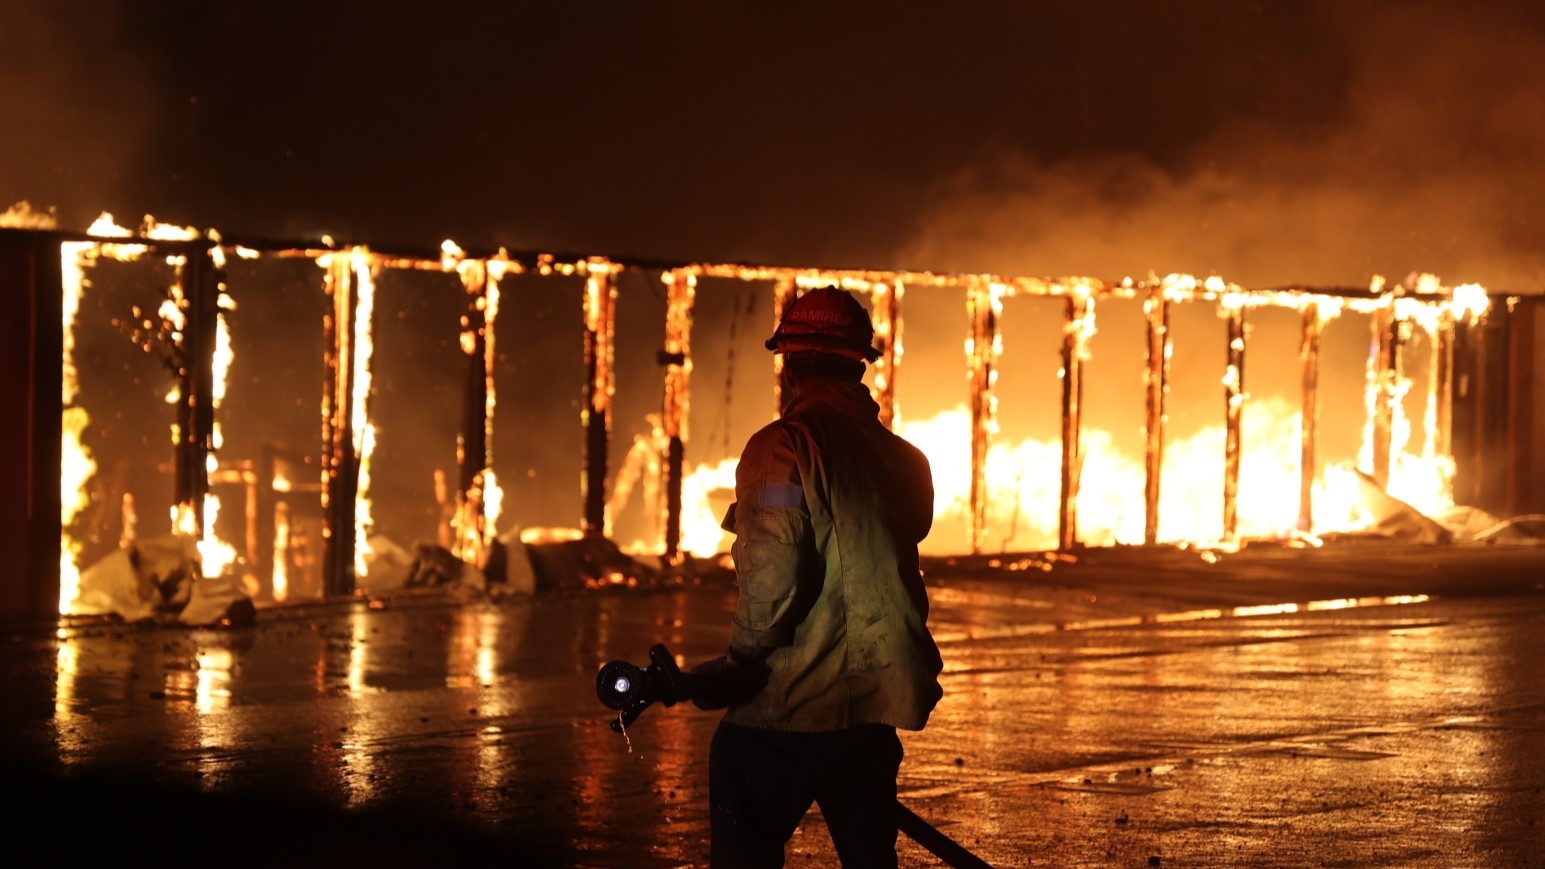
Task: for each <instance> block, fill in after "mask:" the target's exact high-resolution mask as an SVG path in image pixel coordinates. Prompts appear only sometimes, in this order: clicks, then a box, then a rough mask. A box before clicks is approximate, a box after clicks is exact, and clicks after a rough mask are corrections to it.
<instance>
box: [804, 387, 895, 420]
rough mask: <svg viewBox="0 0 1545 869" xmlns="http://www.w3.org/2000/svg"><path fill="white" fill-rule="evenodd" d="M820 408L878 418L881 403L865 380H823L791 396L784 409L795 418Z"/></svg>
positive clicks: (854, 415) (844, 413)
mask: <svg viewBox="0 0 1545 869" xmlns="http://www.w3.org/2000/svg"><path fill="white" fill-rule="evenodd" d="M818 407H829V408H831V409H833V410H835V411H837V412H838V413H840V414H842V415H843V416H851V417H868V418H871V419H874V418H878V417H879V415H880V405H878V404H876V403H875V400H874V397H873V396H871V395H870V394H869V387H867V386H865V385H864V384H862V383H852V382H846V381H819V382H815V383H809V384H806V385H805V386H804V387H803V388H802V389H800V391H799V394H798V395H796V396H794V397H793V398H792V399H790V401H789V403H788V404H787V405H786V406H785V407H784V409H783V416H785V417H792V416H797V415H799V414H802V413H808V412H809V411H811V410H814V409H815V408H818Z"/></svg>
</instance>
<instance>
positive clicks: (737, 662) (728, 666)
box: [687, 647, 772, 709]
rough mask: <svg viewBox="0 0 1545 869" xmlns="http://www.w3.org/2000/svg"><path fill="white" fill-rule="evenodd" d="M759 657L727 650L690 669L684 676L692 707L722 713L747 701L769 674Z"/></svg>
mask: <svg viewBox="0 0 1545 869" xmlns="http://www.w3.org/2000/svg"><path fill="white" fill-rule="evenodd" d="M762 657H763V656H757V655H754V654H747V653H745V652H742V651H740V650H739V649H736V648H734V647H731V648H730V650H729V651H728V652H725V653H724V654H723V655H720V656H719V657H717V658H714V659H712V660H708V661H704V662H703V663H701V664H698V665H697V666H696V667H693V668H692V670H691V671H690V672H689V673H688V674H687V675H688V679H689V680H691V694H690V696H691V698H692V702H693V704H694V705H696V706H697V708H699V709H723V708H724V707H726V706H736V705H738V704H741V703H746V702H748V701H750V700H751V698H753V697H755V696H756V695H757V693H758V692H760V691H761V690H762V688H763V686H765V685H766V684H767V677H768V675H769V674H771V672H772V671H771V670H770V669H768V667H767V664H766V663H764V662H763V660H762Z"/></svg>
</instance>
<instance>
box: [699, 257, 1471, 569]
mask: <svg viewBox="0 0 1545 869" xmlns="http://www.w3.org/2000/svg"><path fill="white" fill-rule="evenodd" d="M1415 284H1416V286H1418V287H1419V288H1422V290H1423V291H1424V292H1431V291H1432V290H1433V289H1435V288H1436V287H1438V286H1439V284H1438V283H1437V282H1436V279H1435V278H1425V277H1418V278H1417V279H1415ZM1198 286H1202V287H1205V289H1206V290H1208V291H1209V292H1213V293H1216V294H1217V297H1218V300H1219V304H1220V310H1230V309H1234V308H1241V307H1246V306H1252V305H1258V304H1281V305H1290V306H1292V307H1295V308H1299V309H1304V308H1305V306H1306V305H1308V304H1311V303H1313V304H1314V305H1315V310H1316V312H1317V316H1318V317H1319V318H1320V320H1321V321H1322V322H1323V321H1325V320H1328V319H1331V318H1334V317H1336V316H1338V315H1339V314H1340V313H1341V312H1342V310H1344V309H1347V308H1350V309H1352V310H1355V311H1359V312H1366V313H1374V312H1377V311H1378V310H1380V308H1381V307H1392V308H1393V313H1394V314H1395V315H1396V316H1398V317H1401V318H1403V319H1405V320H1408V321H1410V322H1411V323H1412V324H1414V325H1415V326H1419V327H1420V328H1422V329H1423V330H1425V332H1426V335H1427V337H1428V338H1429V339H1431V340H1434V341H1436V340H1437V336H1438V335H1439V333H1440V331H1441V329H1442V328H1443V322H1444V320H1443V318H1444V317H1449V318H1452V319H1451V320H1450V321H1449V322H1452V321H1456V320H1461V319H1473V318H1475V317H1478V316H1479V315H1480V314H1481V313H1483V312H1484V311H1485V310H1486V309H1487V307H1488V305H1489V301H1488V299H1487V296H1486V293H1485V290H1484V289H1483V288H1481V287H1479V286H1478V285H1474V284H1467V285H1465V286H1464V287H1461V288H1456V289H1455V291H1454V292H1453V293H1452V294H1451V296H1450V297H1449V298H1448V299H1447V300H1439V301H1434V300H1432V299H1418V298H1413V297H1410V296H1401V297H1397V296H1393V295H1390V294H1386V295H1384V296H1382V297H1381V298H1380V299H1374V300H1368V299H1340V298H1336V297H1321V296H1314V295H1311V294H1288V293H1282V294H1263V295H1261V296H1260V297H1259V298H1256V297H1253V296H1247V294H1244V293H1242V292H1240V291H1239V289H1238V288H1237V287H1234V286H1232V285H1229V284H1226V283H1224V282H1222V281H1221V280H1217V279H1212V278H1209V279H1208V280H1207V281H1206V282H1198V281H1197V280H1196V279H1195V278H1193V277H1191V276H1189V275H1170V276H1168V277H1166V278H1164V279H1163V280H1162V281H1161V287H1162V288H1163V292H1164V293H1165V294H1166V295H1167V296H1168V295H1169V294H1171V293H1173V294H1175V295H1176V296H1177V297H1183V296H1184V295H1185V294H1186V293H1189V292H1191V291H1193V290H1195V289H1196V288H1197V287H1198ZM1372 287H1373V288H1374V290H1375V291H1378V292H1383V290H1384V282H1383V280H1382V279H1381V278H1377V277H1376V278H1375V279H1374V281H1373V283H1372ZM994 289H996V288H994ZM996 296H997V293H996V292H993V293H992V294H991V295H990V296H989V300H990V301H992V302H994V303H995V302H996V301H997V298H996ZM995 307H996V306H995ZM1092 320H1093V316H1092V312H1091V314H1090V316H1089V317H1088V318H1087V322H1085V321H1080V322H1077V323H1075V324H1073V326H1072V327H1070V328H1073V329H1076V330H1078V334H1079V336H1080V337H1085V338H1087V337H1089V336H1092V334H1093V322H1092ZM995 337H996V336H995ZM1236 340H1237V339H1236ZM1086 347H1087V343H1086V342H1080V348H1081V349H1083V348H1086ZM965 349H966V352H967V356H968V358H971V357H970V354H971V353H972V352H973V350H974V347H973V344H972V340H971V339H969V338H968V339H967V344H966V348H965ZM1234 349H1236V350H1242V349H1243V348H1242V347H1235V348H1234ZM1370 365H1372V363H1370ZM1238 379H1239V372H1238V371H1237V370H1235V368H1234V367H1233V366H1229V368H1228V370H1227V371H1226V372H1225V374H1224V386H1225V387H1228V388H1230V389H1231V390H1232V391H1231V392H1230V396H1231V400H1236V399H1237V403H1238V404H1239V405H1240V408H1239V409H1240V414H1241V415H1240V422H1239V426H1240V434H1241V435H1242V437H1243V444H1242V446H1241V450H1240V454H1241V458H1240V468H1239V478H1240V485H1239V487H1238V491H1237V493H1236V504H1235V506H1236V510H1237V517H1236V519H1237V523H1238V525H1237V536H1238V537H1239V538H1252V539H1281V540H1292V539H1301V540H1305V541H1306V542H1309V543H1311V544H1313V543H1317V542H1318V535H1324V534H1328V533H1333V532H1343V533H1347V532H1358V531H1366V530H1368V529H1370V528H1372V527H1373V525H1374V523H1375V517H1374V515H1373V512H1372V510H1370V508H1369V506H1368V505H1367V504H1366V503H1365V502H1364V494H1363V493H1364V489H1365V486H1366V483H1365V482H1364V480H1363V479H1362V478H1361V477H1360V476H1359V474H1358V471H1359V470H1362V471H1363V473H1367V472H1368V468H1369V467H1370V464H1371V455H1372V441H1373V437H1374V435H1375V433H1374V431H1373V425H1372V422H1371V420H1372V418H1373V415H1374V414H1375V413H1376V412H1377V411H1378V409H1379V404H1378V402H1379V400H1380V399H1379V397H1378V395H1377V392H1376V390H1377V389H1378V388H1379V383H1378V382H1375V379H1374V378H1373V377H1372V376H1371V375H1370V382H1369V386H1368V389H1367V393H1366V396H1365V398H1366V400H1365V411H1366V412H1367V414H1368V419H1369V422H1368V424H1367V425H1365V427H1364V430H1363V443H1362V445H1361V447H1360V449H1359V453H1358V457H1357V460H1356V463H1355V464H1353V463H1326V464H1324V465H1323V466H1321V467H1319V468H1318V469H1317V472H1316V477H1315V479H1314V480H1313V481H1311V486H1310V488H1311V499H1312V507H1313V516H1312V520H1311V521H1312V527H1311V529H1308V530H1306V531H1300V530H1299V529H1297V527H1296V526H1297V523H1298V503H1297V498H1296V497H1295V498H1284V497H1282V494H1281V493H1283V492H1296V491H1298V488H1299V484H1300V479H1301V474H1302V470H1301V467H1300V462H1301V453H1302V451H1301V446H1302V425H1303V421H1302V417H1301V415H1300V413H1299V408H1298V406H1297V404H1296V403H1295V402H1291V401H1288V400H1284V399H1279V398H1272V397H1266V398H1261V397H1256V396H1252V395H1250V394H1249V393H1248V392H1247V391H1245V390H1243V389H1242V386H1243V384H1241V383H1239V382H1238ZM989 385H990V384H989ZM1412 385H1413V384H1412V382H1411V380H1410V378H1408V377H1404V376H1402V377H1400V378H1396V379H1394V380H1393V381H1392V382H1390V381H1389V379H1388V378H1386V388H1389V389H1391V390H1392V391H1391V392H1390V394H1389V400H1390V401H1391V409H1392V411H1393V414H1392V425H1391V432H1390V443H1389V455H1390V467H1389V473H1388V481H1387V483H1386V485H1385V490H1386V492H1387V493H1388V494H1389V495H1391V496H1393V497H1395V498H1398V499H1399V500H1401V501H1404V502H1406V503H1407V504H1409V505H1411V506H1412V507H1414V508H1416V509H1417V510H1419V511H1421V512H1422V513H1424V514H1426V515H1428V516H1434V515H1439V514H1441V513H1442V512H1443V511H1445V510H1447V509H1449V508H1451V507H1453V506H1454V501H1453V488H1452V482H1453V476H1454V460H1453V457H1452V455H1450V454H1447V453H1446V452H1445V451H1444V450H1443V449H1440V447H1439V438H1438V436H1437V434H1436V430H1437V427H1438V423H1437V422H1436V419H1437V418H1436V414H1435V411H1434V406H1435V405H1436V403H1437V401H1438V391H1437V388H1436V386H1435V385H1430V386H1429V388H1428V390H1427V394H1426V396H1425V404H1426V407H1425V409H1424V419H1425V420H1426V423H1425V425H1424V431H1425V432H1426V437H1424V438H1423V439H1422V442H1421V443H1420V444H1413V443H1412V438H1411V434H1412V426H1411V421H1410V419H1409V418H1408V417H1407V415H1406V412H1405V404H1406V401H1405V399H1406V398H1407V396H1408V394H1409V393H1410V390H1411V388H1412ZM1236 393H1237V394H1236ZM1412 397H1413V398H1414V396H1412ZM973 424H974V423H973V420H972V415H971V412H970V410H969V409H968V408H967V407H966V405H965V404H960V405H957V406H956V407H954V408H952V409H950V410H946V411H943V412H941V413H939V414H937V415H935V416H933V417H931V418H928V419H922V420H909V421H906V422H904V423H903V422H901V421H899V420H898V422H897V425H896V431H897V432H898V433H899V434H901V435H902V436H903V437H905V438H907V439H908V440H909V441H911V442H912V443H914V444H915V445H917V446H918V447H919V448H920V449H921V450H922V451H923V452H924V453H925V454H926V455H927V456H928V457H929V460H930V462H931V463H932V466H933V476H934V516H935V524H934V535H933V536H932V537H931V538H930V540H929V541H925V543H924V548H925V551H927V550H929V549H930V548H931V549H933V550H934V551H937V552H941V553H948V552H952V551H958V550H959V548H960V544H961V543H962V542H966V541H969V540H970V533H971V531H970V529H971V527H972V517H971V500H970V498H971V496H970V487H971V479H972V467H971V456H970V450H969V449H966V448H965V445H967V444H970V443H971V437H972V427H973ZM991 433H992V434H994V435H997V434H998V431H997V430H996V429H995V428H994V429H993V430H992V431H991ZM1226 437H1227V431H1226V429H1225V427H1224V426H1223V425H1216V426H1210V427H1206V428H1204V429H1202V430H1200V431H1198V432H1197V433H1195V434H1193V435H1191V436H1190V437H1187V438H1181V439H1176V440H1172V441H1171V442H1170V443H1169V444H1168V445H1167V446H1166V449H1165V453H1164V460H1163V465H1162V468H1161V470H1160V474H1161V486H1160V494H1159V507H1158V513H1159V517H1160V524H1159V530H1158V539H1159V540H1160V541H1162V542H1170V543H1183V544H1194V545H1199V546H1219V547H1223V546H1225V544H1226V543H1227V541H1224V540H1223V485H1224V483H1223V480H1224V454H1225V448H1224V445H1225V440H1226ZM1082 442H1083V451H1084V461H1083V463H1082V476H1081V479H1080V486H1079V490H1078V500H1077V505H1076V507H1077V509H1076V514H1077V516H1078V539H1079V542H1081V543H1083V544H1085V545H1090V546H1110V545H1126V544H1134V545H1135V544H1140V543H1142V542H1143V539H1144V531H1145V529H1144V522H1145V510H1146V507H1145V504H1144V502H1143V499H1142V496H1141V495H1140V494H1137V495H1134V493H1142V492H1143V491H1144V483H1145V468H1144V463H1143V461H1142V458H1141V457H1134V456H1130V455H1126V454H1124V453H1122V452H1121V451H1120V450H1118V449H1117V448H1116V447H1115V446H1114V443H1115V439H1114V437H1113V436H1112V434H1111V433H1110V432H1108V431H1104V430H1100V429H1085V430H1084V431H1083V433H1082ZM1061 456H1062V449H1061V444H1060V443H1059V442H1058V441H1056V440H1051V441H1037V440H1034V439H1026V440H1024V441H1021V442H1019V443H1007V442H1002V441H994V442H993V443H991V445H990V447H989V449H988V451H987V456H986V459H985V465H986V468H985V474H984V476H985V478H986V479H987V480H988V481H990V483H989V485H988V486H987V491H986V498H987V509H986V511H985V512H986V516H987V519H988V524H989V526H990V529H989V534H995V535H996V540H994V541H988V542H986V545H985V546H984V548H989V547H990V546H991V544H992V543H996V544H997V545H998V546H1001V547H1003V548H1004V549H1005V550H1007V549H1008V548H1009V547H1010V546H1012V548H1013V549H1016V550H1024V551H1033V550H1038V549H1055V548H1056V547H1057V543H1058V541H1057V516H1058V510H1059V507H1060V497H1061V493H1060V478H1059V474H1060V463H1061ZM735 463H736V460H735V459H733V458H732V459H727V460H725V461H723V462H721V463H719V464H717V465H700V466H698V467H697V468H696V469H695V470H694V471H693V472H692V473H691V474H690V475H688V476H687V478H686V479H685V480H684V481H683V487H682V502H683V503H682V511H683V513H682V527H683V532H682V534H683V549H686V550H688V551H691V552H694V553H697V554H700V555H701V554H706V553H708V552H711V551H712V552H720V551H723V548H724V544H725V541H726V535H725V534H724V533H723V532H722V531H720V530H719V528H718V523H719V517H718V516H716V515H714V511H713V510H712V509H710V508H709V507H708V494H709V493H711V492H713V491H715V490H722V489H725V488H729V489H731V491H733V486H734V466H735ZM1233 545H1237V544H1233Z"/></svg>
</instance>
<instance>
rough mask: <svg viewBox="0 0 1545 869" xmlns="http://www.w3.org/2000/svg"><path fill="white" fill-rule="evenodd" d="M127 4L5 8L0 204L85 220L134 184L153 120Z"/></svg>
mask: <svg viewBox="0 0 1545 869" xmlns="http://www.w3.org/2000/svg"><path fill="white" fill-rule="evenodd" d="M83 7H84V8H83ZM126 8H127V7H124V6H122V5H120V4H116V3H88V4H51V3H6V4H4V5H3V6H0V118H4V123H5V134H4V135H0V208H4V207H9V206H12V205H14V204H16V203H19V202H29V203H30V204H31V207H32V208H33V209H34V210H35V211H38V212H43V213H48V212H50V211H56V212H57V217H58V222H59V224H60V225H63V226H69V227H80V228H84V227H85V226H86V225H88V224H90V223H91V221H92V220H93V219H95V218H96V216H97V215H98V214H100V213H101V211H102V210H103V209H104V208H111V206H112V203H113V202H114V201H116V198H117V197H116V196H115V194H119V193H123V192H125V191H124V183H125V177H126V176H127V175H129V174H131V172H130V170H131V167H132V166H133V164H134V161H135V160H136V158H137V157H138V155H139V154H140V152H141V150H142V145H143V143H144V142H146V141H147V136H148V133H149V129H150V125H151V124H152V123H153V119H154V112H153V111H151V109H150V103H151V100H150V93H151V89H150V87H149V84H148V80H147V77H146V76H145V75H144V70H143V67H142V63H141V60H140V58H138V57H137V56H135V55H134V54H132V53H130V52H129V51H127V50H126V49H125V48H124V45H123V42H122V39H121V32H122V28H123V26H124V22H123V21H122V20H121V16H122V15H123V14H125V9H126ZM139 216H140V215H137V214H136V215H129V216H128V217H127V220H120V222H128V223H133V222H135V221H136V220H137V219H138V217H139Z"/></svg>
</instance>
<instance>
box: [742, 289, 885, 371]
mask: <svg viewBox="0 0 1545 869" xmlns="http://www.w3.org/2000/svg"><path fill="white" fill-rule="evenodd" d="M767 349H768V350H771V351H772V352H774V353H789V352H797V351H800V350H819V351H822V352H826V353H836V354H839V355H842V356H846V357H848V358H850V359H863V360H866V361H869V362H873V361H874V360H876V359H879V358H880V351H879V350H876V349H875V347H874V324H873V323H871V322H870V321H869V312H868V311H866V310H864V306H863V305H861V304H859V303H858V300H857V299H855V298H853V295H852V294H851V293H849V292H847V291H846V290H839V289H837V288H836V287H820V288H818V289H814V290H810V291H808V292H806V293H805V294H804V295H802V296H800V297H799V298H797V299H795V300H794V301H793V302H791V303H790V304H789V306H788V307H787V308H785V309H784V311H783V319H782V320H781V321H779V323H778V328H777V329H776V330H775V331H774V332H773V334H772V337H771V338H768V339H767Z"/></svg>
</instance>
